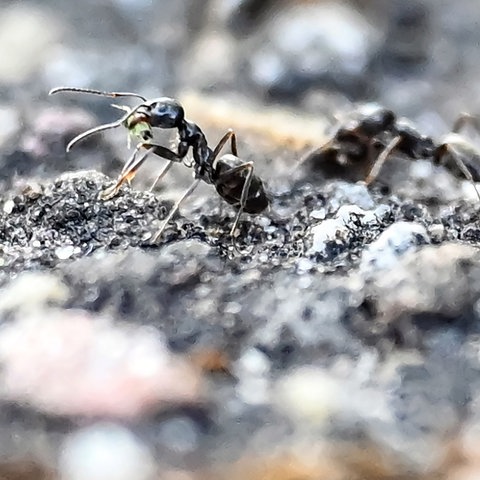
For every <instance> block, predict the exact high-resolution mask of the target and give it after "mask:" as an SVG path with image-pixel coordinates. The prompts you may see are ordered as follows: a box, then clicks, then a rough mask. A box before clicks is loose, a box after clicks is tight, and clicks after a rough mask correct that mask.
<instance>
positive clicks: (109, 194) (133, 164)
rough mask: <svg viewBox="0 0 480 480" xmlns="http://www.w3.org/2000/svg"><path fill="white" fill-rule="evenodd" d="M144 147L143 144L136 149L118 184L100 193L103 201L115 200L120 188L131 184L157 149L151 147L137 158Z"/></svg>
mask: <svg viewBox="0 0 480 480" xmlns="http://www.w3.org/2000/svg"><path fill="white" fill-rule="evenodd" d="M142 146H146V145H142V144H139V145H137V147H136V148H135V151H134V152H133V154H132V155H131V157H130V158H129V159H128V161H127V163H126V164H125V167H123V170H122V173H121V174H120V176H119V177H118V180H117V183H116V184H115V185H113V186H112V187H110V188H107V189H106V190H104V191H103V192H101V193H100V199H101V200H110V199H111V198H113V197H114V196H115V195H117V194H118V192H119V190H120V187H121V186H122V185H123V184H124V183H125V182H128V183H129V184H130V182H131V181H132V180H133V178H134V177H135V175H136V173H137V170H138V169H139V168H140V167H141V165H142V164H143V162H144V161H145V160H146V158H147V157H148V156H149V155H150V154H151V153H152V152H153V151H154V149H155V147H151V148H149V149H148V150H146V151H145V152H143V154H142V155H141V156H140V157H139V158H136V156H137V153H138V151H139V149H140V148H141V147H142ZM147 146H148V145H147ZM127 165H128V168H126V166H127Z"/></svg>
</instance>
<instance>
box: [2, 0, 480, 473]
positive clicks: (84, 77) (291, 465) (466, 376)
mask: <svg viewBox="0 0 480 480" xmlns="http://www.w3.org/2000/svg"><path fill="white" fill-rule="evenodd" d="M199 3H202V8H199ZM388 5H390V6H389V7H386V6H385V2H377V1H374V0H371V1H360V0H357V1H352V2H351V3H347V2H333V3H332V2H307V1H305V2H303V1H296V2H293V1H279V2H271V1H263V2H256V1H248V0H246V1H237V2H223V1H216V0H210V1H205V2H189V1H186V0H185V1H176V2H170V1H167V0H166V1H158V2H155V4H154V5H152V4H151V3H150V2H139V1H136V2H129V1H121V2H120V1H108V2H107V1H103V2H98V1H96V2H93V1H86V2H83V3H81V5H80V4H78V5H77V4H75V3H74V2H72V3H70V2H57V1H54V0H49V1H43V2H38V3H36V2H31V3H28V4H27V3H23V2H19V3H17V4H12V5H11V6H7V5H5V6H1V10H0V27H2V28H0V32H1V33H0V54H1V52H2V51H3V54H4V55H5V58H6V59H7V60H8V61H6V62H5V64H4V65H3V66H2V72H0V84H1V85H2V89H3V90H4V92H5V95H2V100H1V105H0V118H2V133H0V164H1V170H0V172H1V173H0V183H1V186H2V193H1V194H0V264H1V267H2V268H1V270H0V286H1V289H0V319H1V325H0V364H1V371H0V402H1V404H0V425H1V428H0V445H1V449H0V454H1V456H0V479H3V478H5V479H19V480H20V479H21V480H27V479H43V478H45V479H59V478H62V479H67V480H76V479H79V480H80V479H85V478H88V479H97V478H98V479H102V480H110V479H112V480H122V479H131V478H137V479H139V480H144V479H145V480H147V479H151V478H162V479H163V478H168V479H170V478H171V479H182V480H183V479H199V480H200V479H203V478H214V479H217V478H218V479H219V480H220V479H224V478H229V479H232V478H233V479H237V478H238V479H244V478H249V479H258V480H260V479H262V480H263V479H275V480H277V479H280V480H297V479H305V480H310V479H311V480H313V479H329V480H330V479H338V480H347V479H348V480H350V479H358V480H363V479H398V480H400V479H454V480H467V479H473V478H477V476H478V472H479V471H480V451H479V449H478V444H479V437H480V419H479V416H478V412H477V410H478V402H479V398H480V375H479V373H480V350H479V345H480V344H479V341H478V338H479V333H480V332H479V328H478V323H477V322H478V320H479V317H480V306H479V305H480V303H479V299H480V255H479V253H478V247H477V245H478V243H479V240H480V228H479V225H480V224H479V220H480V219H479V209H480V207H479V202H478V198H477V196H476V193H475V189H474V187H473V185H472V184H471V183H470V182H469V181H467V180H463V179H461V178H457V177H455V176H453V175H452V173H451V171H449V170H447V169H445V168H443V167H441V166H436V165H434V164H433V162H432V161H430V160H429V159H426V160H421V161H420V160H419V161H415V162H413V161H410V160H409V159H406V158H403V157H401V156H399V155H394V156H393V157H392V158H391V159H390V160H389V161H388V162H387V163H386V166H385V168H384V170H383V171H382V173H381V175H380V177H379V179H378V181H377V182H375V183H374V184H373V185H372V186H370V187H368V188H367V186H366V185H365V184H364V182H362V181H361V179H359V178H352V176H351V175H350V173H351V172H346V171H343V172H342V173H341V174H338V175H335V176H333V177H332V176H330V175H326V173H327V172H325V169H324V168H323V166H322V165H319V164H318V163H317V164H316V163H315V161H314V159H312V160H311V161H306V162H304V163H301V164H300V163H299V160H300V159H301V158H304V156H305V155H306V153H307V152H309V151H310V150H311V149H312V148H315V147H318V146H319V145H321V144H322V143H323V142H324V141H325V140H326V139H327V138H328V132H329V128H330V127H331V126H332V124H333V122H334V117H335V116H336V115H338V114H340V113H341V112H346V111H349V110H350V109H352V108H353V105H354V104H355V103H357V102H362V101H371V100H375V101H379V102H381V103H383V104H386V105H388V106H389V107H391V108H394V110H395V111H396V112H398V114H399V115H408V116H409V117H410V118H411V119H412V120H414V121H415V123H416V124H417V125H418V126H419V128H421V129H423V130H424V131H425V132H426V133H428V134H432V135H434V136H435V138H440V137H441V136H442V135H443V134H444V133H446V132H447V131H448V128H449V125H450V124H451V122H452V121H453V119H454V118H455V116H456V115H457V113H458V112H460V111H463V110H467V109H468V110H469V111H472V112H473V113H476V112H478V108H477V105H476V104H477V98H476V95H475V92H476V89H478V86H477V83H478V82H476V79H477V78H478V77H477V75H476V74H477V69H478V65H477V62H476V57H475V54H476V52H477V50H476V46H477V45H478V40H479V35H480V34H479V32H478V29H476V28H475V25H476V24H477V23H476V22H478V14H477V13H476V9H477V6H476V2H474V1H473V0H472V1H469V0H462V1H461V2H457V3H456V4H455V7H453V6H452V4H451V3H450V2H446V1H445V2H438V1H435V2H434V1H433V0H432V1H427V0H426V1H423V2H420V1H411V0H410V1H398V2H388ZM45 22H48V25H49V28H48V29H45V28H43V26H44V24H45ZM339 31H342V32H343V34H342V35H341V36H340V35H338V32H339ZM7 39H8V42H7ZM20 39H21V40H20ZM27 40H29V41H27ZM7 54H8V55H7ZM57 85H75V86H88V87H98V88H102V89H110V88H112V89H116V90H134V91H139V92H141V93H142V94H144V95H147V96H152V97H153V96H158V95H164V94H168V95H174V96H175V97H177V98H179V99H181V101H182V103H183V104H184V106H185V109H186V111H187V115H188V116H189V118H191V119H192V120H194V121H195V122H197V123H198V124H200V125H201V127H202V128H203V129H204V131H205V132H206V134H207V137H208V139H212V140H210V141H211V142H212V143H214V141H215V139H219V138H220V137H221V136H222V135H223V134H224V132H225V131H226V129H227V128H234V129H235V131H236V132H237V135H238V139H239V151H240V153H241V156H242V158H244V159H245V160H246V161H253V162H254V163H255V169H256V170H255V171H256V173H257V174H258V175H259V176H260V177H261V178H262V179H263V180H264V182H265V184H266V188H267V190H268V192H269V197H270V200H271V205H270V208H269V209H268V210H266V211H265V212H263V213H261V214H258V215H248V214H244V215H243V216H242V221H241V223H240V228H239V231H238V235H237V236H236V238H235V241H234V242H232V239H231V238H230V236H229V231H230V228H231V225H232V221H233V219H234V216H235V211H234V209H233V208H231V207H230V206H229V205H227V204H226V203H225V202H223V201H222V199H221V198H220V197H219V196H218V194H217V193H216V192H215V189H214V188H212V186H209V185H201V186H200V187H199V189H198V190H197V191H196V192H195V193H194V194H193V195H192V196H191V197H190V198H189V200H188V201H187V202H186V203H185V205H184V206H182V208H181V210H180V212H179V214H178V215H177V216H176V217H175V219H174V221H173V222H171V224H170V226H169V227H168V229H167V230H166V231H165V232H164V234H163V236H162V238H161V241H160V242H159V243H158V244H152V235H153V234H154V233H155V231H156V229H157V228H159V226H160V225H161V224H162V219H164V218H165V216H166V215H167V213H168V211H169V209H170V208H171V206H172V204H173V202H174V201H175V200H176V199H177V198H178V197H179V195H181V192H182V191H184V190H185V189H186V188H187V187H188V185H189V183H190V182H191V170H190V169H188V168H186V167H185V166H183V165H176V166H174V168H173V169H172V171H171V172H169V174H168V176H167V177H166V178H165V179H164V180H163V181H162V183H161V184H160V185H159V186H158V188H157V189H156V190H155V191H154V192H149V191H148V186H149V185H150V184H151V182H152V180H153V178H155V175H156V173H157V172H158V170H159V169H160V168H161V165H162V161H161V160H159V159H155V158H151V159H149V160H148V162H146V164H145V166H144V168H142V170H141V171H140V172H139V174H138V176H137V178H135V180H134V182H133V185H132V187H129V186H125V187H123V188H122V189H121V191H120V193H119V195H118V196H116V197H115V198H113V199H111V200H107V201H104V200H101V199H100V198H99V193H100V192H101V191H102V190H104V189H105V188H107V187H108V186H110V185H111V184H112V182H113V179H114V178H115V177H116V176H117V175H118V173H119V171H120V170H121V168H122V164H123V162H124V161H125V159H126V158H127V157H128V154H129V153H128V150H127V148H126V132H125V131H123V130H122V129H118V130H114V131H111V132H108V133H106V134H104V135H100V136H97V137H92V138H91V139H89V141H85V142H84V143H82V144H79V145H78V146H77V147H76V148H75V149H74V150H73V151H72V152H71V153H69V154H68V155H66V154H65V147H66V144H67V143H68V141H69V140H70V139H71V138H73V137H74V136H75V135H77V134H78V133H80V132H82V131H83V130H85V129H88V128H91V127H92V126H94V125H97V124H98V123H101V122H106V121H111V120H112V119H113V118H116V117H115V115H117V113H118V112H116V111H115V110H113V109H110V108H109V101H108V99H107V100H104V99H101V98H99V97H89V96H83V97H82V96H78V95H77V96H75V95H74V94H64V95H63V96H60V95H58V96H55V97H48V96H47V95H46V92H48V90H49V89H50V88H51V87H53V86H57ZM460 86H461V88H460ZM472 135H474V133H473V132H472ZM473 139H474V141H475V137H474V136H473ZM172 141H173V142H174V141H175V139H174V138H171V137H170V136H165V142H166V144H167V145H168V143H169V142H172Z"/></svg>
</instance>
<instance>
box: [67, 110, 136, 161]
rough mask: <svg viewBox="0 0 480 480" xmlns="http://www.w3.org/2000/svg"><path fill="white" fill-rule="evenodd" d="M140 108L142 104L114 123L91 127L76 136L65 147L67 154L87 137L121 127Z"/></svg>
mask: <svg viewBox="0 0 480 480" xmlns="http://www.w3.org/2000/svg"><path fill="white" fill-rule="evenodd" d="M142 106H143V104H140V105H137V106H136V107H134V108H132V109H129V111H127V112H126V113H125V115H123V116H122V117H120V118H119V119H118V120H116V121H115V122H112V123H105V124H103V125H99V126H98V127H93V128H91V129H90V130H87V131H86V132H83V133H81V134H80V135H77V136H76V137H75V138H74V139H72V140H70V142H69V144H68V145H67V152H69V151H70V150H71V149H72V148H73V146H74V145H76V144H77V143H78V142H80V141H82V140H83V139H85V138H87V137H89V136H90V135H94V134H95V133H98V132H104V131H105V130H110V129H114V128H118V127H121V126H122V125H123V124H124V122H126V121H127V120H128V118H129V117H130V116H131V115H133V114H134V113H135V112H136V111H137V110H138V109H139V108H141V107H142Z"/></svg>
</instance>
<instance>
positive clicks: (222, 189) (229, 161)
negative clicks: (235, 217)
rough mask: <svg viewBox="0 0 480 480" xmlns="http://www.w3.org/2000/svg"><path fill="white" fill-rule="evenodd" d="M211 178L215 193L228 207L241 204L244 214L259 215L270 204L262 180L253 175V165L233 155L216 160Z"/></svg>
mask: <svg viewBox="0 0 480 480" xmlns="http://www.w3.org/2000/svg"><path fill="white" fill-rule="evenodd" d="M212 177H213V178H212V180H213V184H214V185H215V189H216V190H217V193H218V194H219V195H220V196H221V197H222V198H223V199H224V200H225V201H226V202H227V203H229V204H230V205H235V206H239V205H242V204H243V211H244V212H247V213H261V212H263V211H264V210H265V209H266V208H267V207H268V206H269V204H270V199H269V198H268V195H267V193H266V192H265V188H264V186H263V182H262V180H261V179H260V178H259V177H258V176H257V175H255V174H253V164H252V163H250V162H244V161H242V160H241V159H240V158H238V157H236V156H235V155H231V154H227V155H224V156H223V157H221V158H220V159H218V160H217V162H216V164H215V169H214V171H213V175H212ZM247 182H248V184H247ZM242 197H244V198H242Z"/></svg>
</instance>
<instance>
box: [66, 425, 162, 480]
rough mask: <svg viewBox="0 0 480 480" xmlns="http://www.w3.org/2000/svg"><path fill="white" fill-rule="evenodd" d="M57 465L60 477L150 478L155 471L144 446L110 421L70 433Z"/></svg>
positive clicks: (96, 479) (97, 479)
mask: <svg viewBox="0 0 480 480" xmlns="http://www.w3.org/2000/svg"><path fill="white" fill-rule="evenodd" d="M59 468H60V473H61V478H62V479H63V480H85V479H88V480H131V479H132V478H134V479H135V480H150V479H153V478H154V474H155V466H154V461H153V458H152V456H151V454H150V452H149V450H148V449H147V448H146V446H145V445H143V444H142V443H141V442H140V441H139V439H137V438H136V437H135V436H134V435H133V434H132V433H131V432H130V431H129V430H127V429H126V428H123V427H121V426H119V425H115V424H110V423H99V424H96V425H93V426H91V427H88V428H85V429H83V430H80V431H78V432H76V433H74V434H72V435H70V436H69V437H68V438H67V439H66V441H65V443H64V445H63V448H62V453H61V456H60V462H59Z"/></svg>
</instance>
